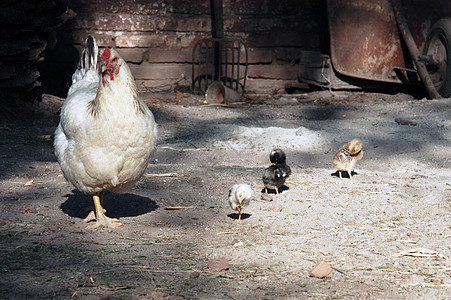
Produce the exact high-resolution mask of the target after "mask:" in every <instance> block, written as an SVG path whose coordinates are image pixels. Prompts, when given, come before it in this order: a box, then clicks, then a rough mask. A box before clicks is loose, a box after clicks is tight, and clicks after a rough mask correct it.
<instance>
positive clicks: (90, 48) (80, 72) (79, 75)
mask: <svg viewBox="0 0 451 300" xmlns="http://www.w3.org/2000/svg"><path fill="white" fill-rule="evenodd" d="M98 54H99V48H98V47H97V43H96V40H95V39H94V38H93V37H92V36H89V37H88V39H87V40H86V46H85V48H84V49H83V52H82V53H81V56H80V60H79V61H78V64H77V69H76V70H75V72H74V74H73V75H72V84H74V83H75V82H77V81H79V80H81V79H88V80H90V81H91V80H92V81H97V80H98V64H97V58H98Z"/></svg>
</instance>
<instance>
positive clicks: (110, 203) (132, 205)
mask: <svg viewBox="0 0 451 300" xmlns="http://www.w3.org/2000/svg"><path fill="white" fill-rule="evenodd" d="M65 197H67V200H66V201H64V202H63V203H62V204H61V206H60V208H61V210H62V211H63V212H64V213H66V214H67V215H69V216H71V217H73V218H80V219H84V218H86V217H87V216H88V214H89V212H90V211H92V210H94V202H93V200H92V196H91V195H88V194H84V193H82V192H80V191H78V190H73V191H72V194H67V195H65ZM102 207H103V208H104V209H105V210H106V213H105V214H106V215H107V216H108V217H110V218H124V217H136V216H140V215H144V214H146V213H149V212H151V211H154V210H156V209H158V208H159V205H158V204H157V203H156V202H155V201H153V200H152V199H150V198H147V197H142V196H138V195H134V194H129V193H125V194H116V193H112V192H108V191H105V192H104V194H103V202H102Z"/></svg>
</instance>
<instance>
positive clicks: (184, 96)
mask: <svg viewBox="0 0 451 300" xmlns="http://www.w3.org/2000/svg"><path fill="white" fill-rule="evenodd" d="M175 95H176V96H177V97H183V98H186V97H188V96H187V95H186V94H185V93H182V92H180V91H175Z"/></svg>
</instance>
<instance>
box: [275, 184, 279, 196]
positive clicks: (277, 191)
mask: <svg viewBox="0 0 451 300" xmlns="http://www.w3.org/2000/svg"><path fill="white" fill-rule="evenodd" d="M276 195H279V188H278V187H277V186H276Z"/></svg>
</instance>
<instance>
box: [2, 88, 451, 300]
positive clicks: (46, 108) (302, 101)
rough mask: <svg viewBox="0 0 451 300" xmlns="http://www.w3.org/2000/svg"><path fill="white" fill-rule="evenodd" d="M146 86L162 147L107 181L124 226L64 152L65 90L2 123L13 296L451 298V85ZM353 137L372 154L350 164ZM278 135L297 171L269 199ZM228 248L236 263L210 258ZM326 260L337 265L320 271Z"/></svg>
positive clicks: (7, 293) (5, 232) (6, 262)
mask: <svg viewBox="0 0 451 300" xmlns="http://www.w3.org/2000/svg"><path fill="white" fill-rule="evenodd" d="M144 98H145V99H146V102H147V103H148V104H149V106H150V108H151V109H152V111H153V113H154V115H155V118H156V120H157V122H158V124H159V135H160V136H159V143H158V146H157V152H156V155H155V157H154V161H153V163H152V164H150V165H149V167H148V169H147V171H146V174H145V176H144V177H143V178H142V179H141V180H140V181H139V182H138V184H137V185H136V186H135V188H134V189H133V190H131V191H129V192H128V193H125V194H113V193H106V195H105V203H104V204H105V208H106V210H107V215H108V216H110V217H116V218H119V219H120V221H121V222H122V223H123V226H121V227H119V228H117V229H114V230H108V229H95V230H92V229H86V228H85V227H86V224H82V223H81V221H82V219H83V218H85V217H86V216H87V215H88V212H89V210H90V209H91V208H92V200H91V199H90V197H88V196H87V195H84V194H82V193H80V192H78V191H76V190H75V189H74V188H73V186H71V184H69V183H67V182H66V181H65V180H64V177H63V176H62V173H61V171H60V168H59V165H58V163H57V161H56V158H55V156H54V154H53V146H52V143H53V132H54V130H55V128H56V125H57V122H58V115H57V110H58V108H59V106H60V105H61V104H62V103H61V102H60V101H59V100H58V99H57V98H55V97H52V96H46V97H45V98H44V101H43V102H42V104H41V105H40V106H39V109H38V115H37V116H38V117H39V118H38V120H37V121H35V122H34V123H33V125H12V124H3V125H1V127H0V226H1V227H0V238H1V244H0V299H41V298H53V299H69V298H81V299H100V298H102V299H154V298H155V299H159V298H169V299H183V298H192V299H197V298H204V299H212V298H214V299H251V298H257V299H356V298H357V299H359V298H365V299H414V298H415V299H450V298H451V218H450V213H451V180H450V178H451V171H450V165H451V144H450V142H451V107H450V106H451V99H444V100H434V101H431V100H425V99H414V98H413V97H412V96H409V95H405V94H397V95H386V94H376V93H373V94H371V93H358V92H352V93H351V92H334V93H332V94H330V93H329V92H327V91H325V92H315V93H309V94H302V95H294V96H293V95H285V96H272V97H270V96H264V95H261V96H254V97H252V99H249V102H248V103H246V104H234V105H216V106H214V105H205V104H203V103H202V101H201V100H202V99H201V98H199V97H195V96H189V97H187V98H183V97H176V96H174V95H144ZM395 119H397V121H398V122H396V121H395ZM399 119H402V120H399ZM403 120H404V121H403ZM408 123H409V124H410V125H408ZM403 124H406V125H403ZM352 138H360V139H361V140H362V141H363V145H364V146H363V147H364V156H363V159H362V160H361V161H360V162H359V163H358V165H357V167H356V169H355V174H354V180H350V179H347V178H346V179H341V180H340V179H339V178H338V177H337V172H336V170H335V169H334V168H333V166H332V164H331V159H332V155H333V154H334V152H335V151H336V150H337V149H338V148H339V147H341V146H342V145H343V144H345V143H347V142H348V141H350V140H351V139H352ZM275 147H280V148H282V149H284V150H285V152H286V153H287V159H288V164H289V165H290V166H291V169H292V171H293V174H292V176H291V178H290V179H289V181H288V182H287V183H286V188H285V189H284V190H283V192H282V193H281V194H280V195H279V196H276V195H274V194H271V196H272V198H273V199H272V201H268V200H262V199H261V192H262V188H263V185H262V180H261V177H262V174H263V170H264V168H265V167H267V166H269V164H270V162H269V152H270V151H271V150H272V149H273V148H275ZM99 167H101V166H99ZM235 183H247V184H249V185H250V186H251V187H252V188H253V189H254V192H255V199H254V200H253V201H252V202H251V204H250V206H249V207H248V208H247V210H246V214H245V215H244V218H243V221H242V222H241V223H238V222H237V220H236V219H237V214H236V213H234V212H233V211H232V210H231V209H230V208H229V206H228V204H227V195H228V190H229V188H230V187H231V186H232V185H233V184H235ZM173 206H178V207H179V208H181V209H168V208H171V207H173ZM220 257H223V258H224V259H225V260H226V262H228V268H227V269H224V270H215V269H214V268H211V266H210V267H209V266H208V262H209V261H210V262H211V261H212V260H213V259H215V258H220ZM319 261H326V262H328V263H329V264H330V265H331V266H332V268H333V273H332V277H331V278H315V277H310V276H309V271H310V270H311V269H312V268H313V267H314V266H315V265H316V263H317V262H319Z"/></svg>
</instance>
